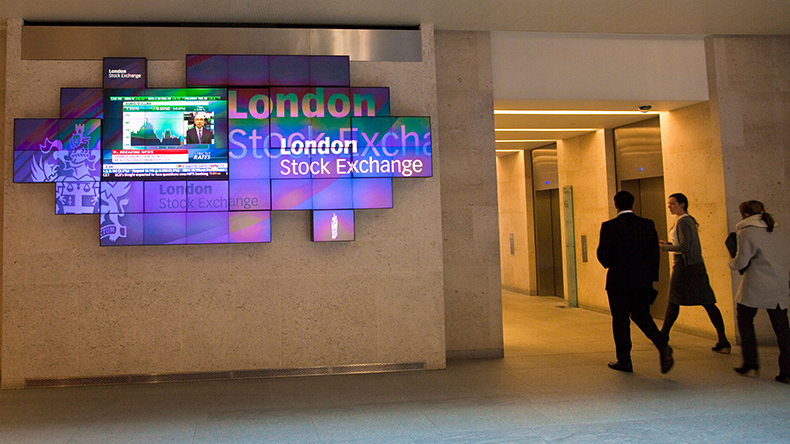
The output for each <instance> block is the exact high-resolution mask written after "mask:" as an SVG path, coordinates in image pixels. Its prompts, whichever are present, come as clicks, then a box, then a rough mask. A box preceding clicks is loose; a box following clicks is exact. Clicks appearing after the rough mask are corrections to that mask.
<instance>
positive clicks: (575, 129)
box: [494, 128, 599, 133]
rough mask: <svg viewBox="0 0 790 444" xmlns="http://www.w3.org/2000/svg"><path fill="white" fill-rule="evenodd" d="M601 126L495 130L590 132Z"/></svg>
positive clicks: (498, 129)
mask: <svg viewBox="0 0 790 444" xmlns="http://www.w3.org/2000/svg"><path fill="white" fill-rule="evenodd" d="M598 129H599V128H496V129H494V131H501V132H514V133H518V132H527V131H531V132H543V131H546V132H563V133H566V132H589V131H598Z"/></svg>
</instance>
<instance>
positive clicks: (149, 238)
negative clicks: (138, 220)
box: [143, 213, 187, 245]
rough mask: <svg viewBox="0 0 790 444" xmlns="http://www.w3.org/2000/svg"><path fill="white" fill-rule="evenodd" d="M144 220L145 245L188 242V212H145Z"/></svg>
mask: <svg viewBox="0 0 790 444" xmlns="http://www.w3.org/2000/svg"><path fill="white" fill-rule="evenodd" d="M143 221H144V222H143V225H144V235H143V240H144V242H145V245H176V244H185V243H186V238H187V213H145V214H144V215H143Z"/></svg>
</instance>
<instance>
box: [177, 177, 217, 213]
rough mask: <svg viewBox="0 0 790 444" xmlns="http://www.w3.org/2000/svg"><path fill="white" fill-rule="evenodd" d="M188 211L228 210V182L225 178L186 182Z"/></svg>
mask: <svg viewBox="0 0 790 444" xmlns="http://www.w3.org/2000/svg"><path fill="white" fill-rule="evenodd" d="M182 183H183V182H182ZM186 184H187V187H186V191H187V211H188V212H197V213H201V212H217V211H221V212H227V211H228V182H227V181H224V180H211V181H197V180H191V181H188V182H186Z"/></svg>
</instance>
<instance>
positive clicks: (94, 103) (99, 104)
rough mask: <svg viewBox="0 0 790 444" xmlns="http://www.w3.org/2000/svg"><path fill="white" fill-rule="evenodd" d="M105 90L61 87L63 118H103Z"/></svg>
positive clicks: (61, 113) (61, 112)
mask: <svg viewBox="0 0 790 444" xmlns="http://www.w3.org/2000/svg"><path fill="white" fill-rule="evenodd" d="M103 110H104V92H103V91H102V89H101V88H61V89H60V118H61V119H101V118H102V116H103V114H104V113H103Z"/></svg>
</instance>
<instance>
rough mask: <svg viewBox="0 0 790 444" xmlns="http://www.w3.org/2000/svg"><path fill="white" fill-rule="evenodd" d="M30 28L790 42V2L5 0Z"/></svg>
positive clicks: (2, 9) (5, 8) (0, 6)
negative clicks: (118, 26)
mask: <svg viewBox="0 0 790 444" xmlns="http://www.w3.org/2000/svg"><path fill="white" fill-rule="evenodd" d="M0 14H2V18H3V19H6V18H9V17H11V18H23V19H25V20H32V21H61V22H63V21H75V22H127V23H141V22H149V23H154V22H157V23H220V24H298V25H313V26H316V25H330V26H331V25H335V26H414V25H418V24H420V23H433V24H434V25H435V26H436V29H439V30H476V31H529V32H583V33H629V34H634V33H636V34H691V35H706V34H787V33H788V32H790V2H788V1H787V0H658V1H646V0H595V1H592V0H397V1H392V0H389V1H377V0H268V1H266V0H258V1H250V0H225V1H223V2H221V4H218V3H217V2H215V1H211V0H169V1H161V0H135V1H132V2H111V1H97V0H61V1H54V2H53V1H51V0H5V1H3V2H0Z"/></svg>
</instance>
